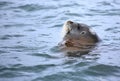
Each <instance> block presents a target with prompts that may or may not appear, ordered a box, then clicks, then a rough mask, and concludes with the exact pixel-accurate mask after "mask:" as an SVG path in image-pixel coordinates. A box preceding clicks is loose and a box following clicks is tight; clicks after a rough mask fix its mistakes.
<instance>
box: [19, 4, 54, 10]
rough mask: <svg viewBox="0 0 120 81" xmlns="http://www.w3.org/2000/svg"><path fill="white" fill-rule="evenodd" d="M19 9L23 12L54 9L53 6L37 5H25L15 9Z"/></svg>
mask: <svg viewBox="0 0 120 81" xmlns="http://www.w3.org/2000/svg"><path fill="white" fill-rule="evenodd" d="M17 8H19V9H22V10H25V11H38V10H43V9H47V10H48V9H56V7H55V6H47V5H37V4H26V5H23V6H19V7H17Z"/></svg>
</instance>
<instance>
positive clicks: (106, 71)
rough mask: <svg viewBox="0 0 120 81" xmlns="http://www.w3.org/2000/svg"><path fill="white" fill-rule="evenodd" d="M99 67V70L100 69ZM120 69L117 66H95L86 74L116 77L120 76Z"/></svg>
mask: <svg viewBox="0 0 120 81" xmlns="http://www.w3.org/2000/svg"><path fill="white" fill-rule="evenodd" d="M98 67H99V68H98ZM119 69H120V67H117V66H109V65H102V64H100V65H95V66H91V67H89V68H88V69H87V70H86V71H85V73H86V74H88V75H92V76H100V75H101V76H109V75H114V76H118V73H119Z"/></svg>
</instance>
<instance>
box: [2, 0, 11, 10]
mask: <svg viewBox="0 0 120 81" xmlns="http://www.w3.org/2000/svg"><path fill="white" fill-rule="evenodd" d="M9 4H13V3H12V2H8V1H7V2H5V1H0V9H1V8H3V7H5V6H7V5H9Z"/></svg>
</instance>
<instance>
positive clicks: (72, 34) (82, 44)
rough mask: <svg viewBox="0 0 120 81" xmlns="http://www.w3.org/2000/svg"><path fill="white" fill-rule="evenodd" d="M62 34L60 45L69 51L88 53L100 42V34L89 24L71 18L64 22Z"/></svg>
mask: <svg viewBox="0 0 120 81" xmlns="http://www.w3.org/2000/svg"><path fill="white" fill-rule="evenodd" d="M62 36H63V38H62V42H60V43H59V46H60V48H61V49H62V50H64V51H66V52H67V53H71V52H72V53H73V52H77V53H78V52H79V53H88V52H89V51H90V50H91V48H93V47H94V46H95V45H96V43H97V42H99V37H98V35H97V34H96V33H95V32H94V31H93V30H92V29H91V28H90V27H89V26H88V25H86V24H83V23H78V22H73V21H71V20H68V21H66V22H65V23H64V25H63V29H62Z"/></svg>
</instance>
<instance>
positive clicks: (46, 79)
mask: <svg viewBox="0 0 120 81" xmlns="http://www.w3.org/2000/svg"><path fill="white" fill-rule="evenodd" d="M66 20H73V21H76V22H81V23H85V24H88V25H89V26H91V27H92V28H93V29H94V31H96V32H97V34H98V36H99V37H100V39H101V40H102V41H101V42H100V43H99V44H98V45H97V46H96V47H95V49H93V50H92V51H91V52H89V53H88V54H86V55H83V56H81V57H68V56H65V54H64V53H63V52H59V51H57V48H56V47H55V46H57V44H58V42H60V41H61V37H60V32H61V29H62V25H63V23H64V22H65V21H66ZM0 81H120V1H119V0H0Z"/></svg>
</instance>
